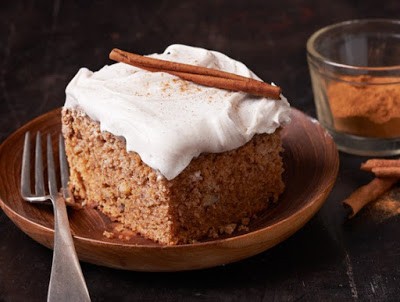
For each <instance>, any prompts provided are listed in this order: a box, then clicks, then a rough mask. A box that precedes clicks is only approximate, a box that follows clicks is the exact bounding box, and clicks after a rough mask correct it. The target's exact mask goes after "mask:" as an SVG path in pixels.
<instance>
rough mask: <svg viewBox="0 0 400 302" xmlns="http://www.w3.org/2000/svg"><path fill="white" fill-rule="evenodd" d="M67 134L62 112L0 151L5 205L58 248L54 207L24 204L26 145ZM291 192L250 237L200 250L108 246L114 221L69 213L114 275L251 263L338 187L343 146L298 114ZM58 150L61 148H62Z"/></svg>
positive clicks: (23, 225) (85, 250)
mask: <svg viewBox="0 0 400 302" xmlns="http://www.w3.org/2000/svg"><path fill="white" fill-rule="evenodd" d="M28 130H29V131H31V132H32V133H35V132H36V131H39V130H40V131H41V132H42V133H51V134H52V135H54V136H55V137H56V136H57V135H58V134H59V132H60V109H56V110H54V111H51V112H49V113H46V114H44V115H42V116H39V117H38V118H36V119H34V120H32V121H31V122H29V123H28V124H26V125H25V126H23V127H21V128H20V129H18V130H17V131H16V132H14V133H13V134H12V135H11V136H10V137H9V138H8V139H7V140H6V141H4V143H3V144H2V145H1V146H0V198H1V200H0V205H1V207H2V209H3V211H4V212H5V213H6V214H7V216H8V217H9V218H10V219H11V220H12V221H13V222H14V223H15V224H16V225H17V226H18V227H19V228H20V229H21V230H22V231H23V232H25V233H26V234H27V235H28V236H30V237H32V238H33V239H34V240H36V241H37V242H39V243H41V244H43V245H45V246H47V247H49V248H51V247H52V244H53V213H52V208H51V206H46V205H32V204H29V203H28V202H26V201H24V200H22V198H21V197H20V193H19V190H20V185H19V183H20V171H21V156H22V147H23V137H24V134H25V132H26V131H28ZM283 143H284V148H285V152H284V163H285V169H286V170H285V174H284V178H285V183H286V191H285V193H284V194H283V195H282V196H281V198H280V200H279V203H278V204H277V205H276V206H274V207H273V208H270V209H268V210H267V211H265V212H264V213H262V214H261V215H259V217H258V219H257V220H255V221H253V222H252V223H251V224H250V230H249V232H247V233H236V234H235V235H234V236H231V237H225V238H220V239H218V240H210V241H204V242H200V243H196V244H187V245H178V246H163V245H160V244H157V243H154V242H152V241H150V240H146V239H144V238H142V237H140V236H135V237H133V238H131V239H130V240H129V241H126V240H119V239H118V238H115V239H108V238H106V237H104V236H103V232H104V230H111V228H112V225H111V222H110V221H109V220H108V218H107V217H105V216H104V215H102V214H100V213H99V212H97V211H96V210H93V209H84V210H73V209H69V218H70V224H71V229H72V233H73V237H74V242H75V246H76V250H77V253H78V255H79V258H80V259H81V260H82V261H87V262H90V263H94V264H98V265H104V266H108V267H113V268H120V269H127V270H138V271H180V270H191V269H200V268H206V267H212V266H216V265H221V264H226V263H230V262H234V261H238V260H240V259H244V258H246V257H250V256H252V255H255V254H257V253H260V252H262V251H265V250H266V249H268V248H271V247H272V246H274V245H276V244H278V243H279V242H281V241H283V240H285V239H286V238H288V237H289V236H290V235H292V234H293V233H294V232H296V231H297V230H299V229H300V228H301V227H302V226H303V225H304V224H305V223H306V222H307V221H308V220H309V219H310V218H311V217H312V216H313V215H314V214H315V213H316V212H317V211H318V209H319V208H320V207H321V206H322V204H323V202H324V201H325V199H326V197H327V195H328V194H329V192H330V190H331V189H332V186H333V184H334V182H335V179H336V176H337V172H338V166H339V158H338V153H337V149H336V146H335V143H334V142H333V140H332V138H331V137H330V136H329V135H328V134H327V132H326V131H325V130H324V129H322V127H321V126H320V125H319V123H318V122H316V121H315V120H313V119H311V118H309V117H307V116H306V115H304V114H303V113H301V112H300V111H298V110H295V109H293V110H292V123H291V124H290V125H288V126H286V127H285V128H284V130H283ZM55 147H56V146H55Z"/></svg>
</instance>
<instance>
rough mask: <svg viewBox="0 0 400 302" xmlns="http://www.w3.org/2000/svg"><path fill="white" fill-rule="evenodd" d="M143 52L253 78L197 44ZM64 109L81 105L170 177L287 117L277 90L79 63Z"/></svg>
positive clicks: (240, 66) (243, 68) (269, 129)
mask: <svg viewBox="0 0 400 302" xmlns="http://www.w3.org/2000/svg"><path fill="white" fill-rule="evenodd" d="M150 57H155V58H160V59H164V60H171V61H177V62H182V63H188V64H193V65H200V66H205V67H210V68H215V69H220V70H224V71H228V72H232V73H236V74H239V75H243V76H247V77H252V78H257V76H256V75H255V74H254V73H252V72H251V71H250V70H249V69H248V68H247V67H246V66H245V65H244V64H242V63H240V62H238V61H235V60H233V59H231V58H229V57H227V56H226V55H224V54H222V53H219V52H215V51H209V50H205V49H202V48H195V47H189V46H184V45H171V46H169V47H168V48H167V49H166V50H165V52H164V53H163V54H153V55H150ZM257 79H258V78H257ZM65 107H66V108H78V109H81V110H83V111H84V112H85V113H86V114H87V115H88V116H89V117H90V118H91V119H93V120H95V121H98V122H100V127H101V130H102V131H108V132H110V133H112V134H114V135H117V136H123V137H124V138H125V140H126V147H127V150H128V151H135V152H137V153H138V154H139V155H140V157H141V159H142V161H143V162H145V163H146V164H147V165H148V166H150V167H152V168H153V169H155V170H157V171H159V172H160V173H161V174H162V175H163V176H165V177H166V178H167V179H169V180H170V179H173V178H175V177H176V176H177V175H179V173H180V172H182V170H184V169H185V168H186V167H187V166H188V165H189V163H190V161H191V160H192V159H193V158H194V157H197V156H199V155H200V154H201V153H218V152H224V151H228V150H232V149H235V148H238V147H240V146H242V145H244V144H245V143H247V142H248V141H249V140H251V138H252V137H253V136H254V135H255V134H256V133H273V132H274V131H275V130H276V129H277V128H278V127H279V126H280V125H282V124H285V123H287V122H289V121H290V117H289V115H290V110H289V109H290V108H289V103H288V102H287V100H286V98H285V97H284V96H282V95H281V100H280V101H276V100H270V99H266V98H261V97H255V96H251V95H248V94H246V93H242V92H232V91H227V90H222V89H217V88H211V87H205V86H200V85H197V84H194V83H192V82H187V81H183V80H181V79H179V78H177V77H175V76H172V75H169V74H167V73H163V72H148V71H145V70H142V69H139V68H136V67H132V66H130V65H127V64H123V63H117V64H113V65H110V66H104V67H103V68H102V69H100V70H99V71H97V72H91V71H90V70H88V69H86V68H81V69H80V70H79V72H78V73H77V74H76V76H75V77H74V78H73V79H72V81H71V82H70V83H69V85H68V86H67V89H66V102H65Z"/></svg>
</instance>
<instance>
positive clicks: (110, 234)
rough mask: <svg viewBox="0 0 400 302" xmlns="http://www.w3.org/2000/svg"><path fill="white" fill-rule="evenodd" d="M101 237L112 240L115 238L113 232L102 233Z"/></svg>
mask: <svg viewBox="0 0 400 302" xmlns="http://www.w3.org/2000/svg"><path fill="white" fill-rule="evenodd" d="M103 236H104V237H106V238H108V239H113V238H114V237H115V235H114V233H113V232H108V231H104V232H103Z"/></svg>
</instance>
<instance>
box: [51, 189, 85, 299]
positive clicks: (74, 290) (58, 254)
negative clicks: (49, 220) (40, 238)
mask: <svg viewBox="0 0 400 302" xmlns="http://www.w3.org/2000/svg"><path fill="white" fill-rule="evenodd" d="M51 200H52V203H53V208H54V252H53V264H52V268H51V275H50V284H49V291H48V295H47V301H50V302H53V301H60V302H62V301H90V296H89V291H88V289H87V287H86V283H85V279H84V277H83V274H82V270H81V266H80V264H79V260H78V256H77V254H76V251H75V247H74V242H73V239H72V235H71V230H70V227H69V221H68V215H67V208H66V206H65V201H64V199H63V197H62V196H61V195H59V196H52V198H51Z"/></svg>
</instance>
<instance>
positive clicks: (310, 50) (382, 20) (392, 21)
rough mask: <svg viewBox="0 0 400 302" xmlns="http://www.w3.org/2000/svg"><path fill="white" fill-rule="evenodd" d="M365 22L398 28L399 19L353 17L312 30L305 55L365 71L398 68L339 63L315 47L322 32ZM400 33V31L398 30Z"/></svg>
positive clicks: (339, 65)
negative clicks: (391, 25) (396, 26)
mask: <svg viewBox="0 0 400 302" xmlns="http://www.w3.org/2000/svg"><path fill="white" fill-rule="evenodd" d="M367 23H383V24H394V25H398V26H399V28H400V19H385V18H374V19H353V20H347V21H342V22H338V23H334V24H331V25H328V26H325V27H323V28H320V29H319V30H317V31H316V32H314V33H313V34H312V35H311V36H310V38H309V39H308V40H307V44H306V48H307V55H308V57H311V59H315V60H318V61H320V62H323V63H324V64H327V65H331V66H334V67H339V68H345V69H353V70H359V71H361V70H365V71H390V70H400V65H391V66H375V67H370V66H355V65H348V64H344V63H339V62H336V61H333V60H331V59H329V58H327V57H326V56H323V55H322V54H320V53H319V52H318V51H317V50H316V49H315V46H314V44H315V41H316V39H317V38H319V37H320V36H321V35H322V34H324V33H327V32H329V31H331V30H333V29H336V28H339V27H345V26H349V25H353V24H367ZM399 34H400V31H399Z"/></svg>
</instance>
